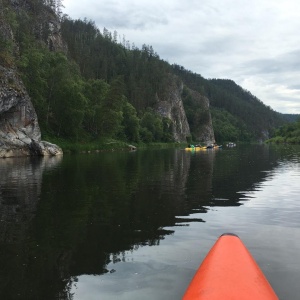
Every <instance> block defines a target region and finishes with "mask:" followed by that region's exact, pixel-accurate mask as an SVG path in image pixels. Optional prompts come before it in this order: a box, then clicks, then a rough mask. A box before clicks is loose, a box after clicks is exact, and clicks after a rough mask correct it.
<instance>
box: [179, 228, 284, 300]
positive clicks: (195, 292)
mask: <svg viewBox="0 0 300 300" xmlns="http://www.w3.org/2000/svg"><path fill="white" fill-rule="evenodd" d="M278 299H279V298H278V297H277V296H276V294H275V292H274V291H273V289H272V287H271V285H270V284H269V282H268V280H267V279H266V277H265V276H264V274H263V272H262V271H261V269H260V268H259V266H258V265H257V263H256V262H255V260H254V258H253V257H252V255H251V254H250V252H249V251H248V250H247V248H246V247H245V245H244V244H243V242H242V241H241V240H240V238H239V237H238V236H237V235H235V234H230V233H228V234H223V235H221V236H220V237H219V239H218V240H217V242H216V243H215V244H214V246H213V247H212V248H211V250H210V251H209V253H208V254H207V256H206V257H205V259H204V261H203V262H202V264H201V266H200V267H199V269H198V270H197V272H196V274H195V276H194V278H193V280H192V281H191V283H190V285H189V286H188V288H187V290H186V292H185V294H184V296H183V300H278Z"/></svg>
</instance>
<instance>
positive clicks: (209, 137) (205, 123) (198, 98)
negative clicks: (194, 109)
mask: <svg viewBox="0 0 300 300" xmlns="http://www.w3.org/2000/svg"><path fill="white" fill-rule="evenodd" d="M189 93H190V95H191V96H192V98H193V101H195V102H196V103H197V106H198V107H201V110H202V111H203V113H202V118H203V119H202V120H200V122H199V123H200V124H201V125H200V126H199V127H198V128H197V129H196V130H195V132H194V135H195V139H196V140H197V141H199V142H203V143H205V144H207V145H210V144H213V143H215V134H214V130H213V125H212V118H211V114H210V109H209V100H208V98H206V97H204V96H202V95H201V94H199V93H198V92H196V91H193V90H191V89H189Z"/></svg>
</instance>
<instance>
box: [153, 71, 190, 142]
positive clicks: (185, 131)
mask: <svg viewBox="0 0 300 300" xmlns="http://www.w3.org/2000/svg"><path fill="white" fill-rule="evenodd" d="M182 89H183V83H182V82H181V81H180V80H179V79H178V78H177V77H175V76H172V77H171V75H170V78H169V84H168V90H167V91H166V96H165V97H164V99H158V103H157V105H156V108H155V109H156V111H157V112H158V113H159V114H160V115H161V116H163V117H166V118H168V119H170V120H171V121H172V124H173V128H172V131H173V138H174V140H175V141H176V142H186V139H187V137H188V136H190V134H191V133H190V127H189V124H188V121H187V118H186V114H185V110H184V107H183V103H182V99H181V93H182Z"/></svg>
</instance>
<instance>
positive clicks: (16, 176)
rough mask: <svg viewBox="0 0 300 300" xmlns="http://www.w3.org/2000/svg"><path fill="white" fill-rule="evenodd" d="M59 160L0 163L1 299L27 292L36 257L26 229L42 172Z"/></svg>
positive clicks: (12, 160)
mask: <svg viewBox="0 0 300 300" xmlns="http://www.w3.org/2000/svg"><path fill="white" fill-rule="evenodd" d="M60 160H61V157H43V158H38V157H36V158H18V159H6V160H0V174H1V175H0V265H1V268H0V298H1V299H15V298H19V299H25V298H22V297H23V296H24V294H23V293H24V292H25V291H26V290H30V284H28V282H30V279H27V278H26V276H27V274H28V269H29V268H30V267H29V266H30V265H31V262H32V261H33V260H34V259H35V257H36V256H35V255H36V253H35V252H36V251H31V250H32V248H34V247H35V248H38V245H34V246H32V245H31V242H30V239H29V227H30V224H31V222H32V219H33V217H34V215H35V212H36V209H37V205H38V201H39V197H40V192H41V186H42V175H43V172H45V171H51V170H52V169H54V168H55V167H56V166H57V165H58V164H59V163H60ZM29 253H30V254H29ZM32 271H33V270H32ZM13 295H14V296H13ZM28 299H29V298H28Z"/></svg>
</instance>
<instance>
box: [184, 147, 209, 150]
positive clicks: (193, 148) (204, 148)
mask: <svg viewBox="0 0 300 300" xmlns="http://www.w3.org/2000/svg"><path fill="white" fill-rule="evenodd" d="M206 149H207V148H206V147H186V148H185V150H187V151H199V150H206Z"/></svg>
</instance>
